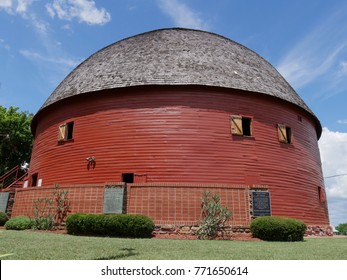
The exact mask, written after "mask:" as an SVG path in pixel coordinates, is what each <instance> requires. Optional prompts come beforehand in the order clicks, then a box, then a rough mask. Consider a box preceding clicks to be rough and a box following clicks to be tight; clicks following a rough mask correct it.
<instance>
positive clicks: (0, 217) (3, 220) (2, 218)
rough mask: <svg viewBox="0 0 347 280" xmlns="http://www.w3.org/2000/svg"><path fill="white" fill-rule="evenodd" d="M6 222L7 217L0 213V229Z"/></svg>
mask: <svg viewBox="0 0 347 280" xmlns="http://www.w3.org/2000/svg"><path fill="white" fill-rule="evenodd" d="M7 221H8V216H7V214H6V213H4V212H0V226H1V227H2V226H3V225H4V224H5V223H6V222H7Z"/></svg>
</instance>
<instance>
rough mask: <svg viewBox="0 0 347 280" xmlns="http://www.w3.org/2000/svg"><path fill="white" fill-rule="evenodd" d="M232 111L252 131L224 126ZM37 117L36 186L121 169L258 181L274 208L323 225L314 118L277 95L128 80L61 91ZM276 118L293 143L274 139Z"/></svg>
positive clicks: (146, 175) (184, 179)
mask: <svg viewBox="0 0 347 280" xmlns="http://www.w3.org/2000/svg"><path fill="white" fill-rule="evenodd" d="M238 114H240V115H244V116H247V117H251V118H252V137H242V136H233V135H232V134H231V128H230V116H231V115H238ZM36 121H37V124H36V134H35V144H34V148H33V154H32V160H31V163H30V174H34V173H36V172H37V173H38V178H39V179H42V183H43V185H52V184H54V183H59V184H65V185H66V184H70V185H71V184H104V183H105V182H116V181H121V174H122V173H135V175H136V174H137V175H138V176H135V182H136V180H137V179H139V180H141V181H146V182H149V183H156V182H158V183H159V182H173V183H175V182H176V183H218V184H246V185H250V184H264V185H268V186H269V190H270V192H271V202H272V213H273V215H282V216H283V215H284V216H291V217H297V218H301V219H303V220H304V221H306V222H307V223H309V224H328V223H329V221H328V212H327V205H326V202H323V203H322V202H319V198H318V187H319V186H323V187H324V185H323V178H322V171H321V162H320V155H319V150H318V144H317V135H316V130H315V127H314V123H313V119H312V117H311V116H310V115H309V114H308V113H307V112H306V111H304V110H303V109H300V108H299V107H297V106H294V105H291V104H289V103H286V102H284V101H282V100H279V99H274V98H271V97H266V96H264V95H258V94H254V95H252V94H249V93H248V94H242V92H240V91H236V90H221V89H217V88H206V87H176V88H175V87H174V88H169V87H142V88H132V89H131V88H130V89H128V90H123V91H122V90H117V91H116V90H114V91H108V92H104V93H97V94H88V95H87V94H84V95H83V97H75V98H70V99H67V100H65V101H63V102H60V103H57V104H55V105H53V106H51V107H49V108H45V110H43V111H41V113H40V115H39V116H38V117H37V118H36ZM69 121H74V123H75V125H74V137H73V140H71V141H67V142H63V143H59V142H58V141H57V139H58V127H59V125H61V124H63V123H66V122H69ZM277 124H285V125H287V126H289V127H291V129H292V133H293V136H292V144H282V143H280V142H279V141H278V134H277ZM34 126H35V125H34ZM34 128H35V127H34ZM91 156H94V157H95V158H96V164H95V166H89V167H88V164H87V161H86V158H87V157H91Z"/></svg>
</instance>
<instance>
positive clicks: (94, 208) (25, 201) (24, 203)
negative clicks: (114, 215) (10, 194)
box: [12, 185, 104, 217]
mask: <svg viewBox="0 0 347 280" xmlns="http://www.w3.org/2000/svg"><path fill="white" fill-rule="evenodd" d="M59 189H60V190H67V191H68V192H69V193H68V196H67V197H68V199H69V201H70V211H69V214H72V213H95V214H96V213H102V211H103V201H104V186H95V185H82V186H60V188H59ZM53 191H54V186H49V187H36V188H27V189H17V190H16V194H15V202H14V205H13V209H12V217H15V216H21V215H25V216H29V217H33V215H34V200H36V199H38V198H45V197H48V198H50V197H52V193H53Z"/></svg>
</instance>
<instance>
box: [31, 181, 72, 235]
mask: <svg viewBox="0 0 347 280" xmlns="http://www.w3.org/2000/svg"><path fill="white" fill-rule="evenodd" d="M67 194H68V191H65V190H59V185H55V186H54V191H53V193H52V197H44V198H38V199H36V200H34V220H33V224H32V228H33V229H38V230H49V229H52V228H53V227H54V225H55V224H57V225H60V224H62V223H63V222H64V221H65V219H66V216H67V213H68V211H69V207H70V203H69V201H68V199H67Z"/></svg>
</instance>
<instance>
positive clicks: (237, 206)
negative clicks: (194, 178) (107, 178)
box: [127, 183, 266, 226]
mask: <svg viewBox="0 0 347 280" xmlns="http://www.w3.org/2000/svg"><path fill="white" fill-rule="evenodd" d="M253 188H257V189H265V188H266V186H248V185H227V184H185V183H136V184H129V185H128V190H127V193H128V194H127V195H128V198H127V213H133V214H135V213H136V214H143V215H147V216H149V217H151V218H152V219H153V220H154V222H155V224H175V225H195V224H197V223H198V221H199V218H200V213H201V199H202V195H203V192H205V191H209V192H211V193H212V194H217V195H219V196H220V198H221V204H222V206H223V207H228V209H229V210H230V211H232V220H231V222H230V223H231V224H233V225H244V226H246V225H249V224H250V222H251V215H250V203H249V191H250V189H253Z"/></svg>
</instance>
